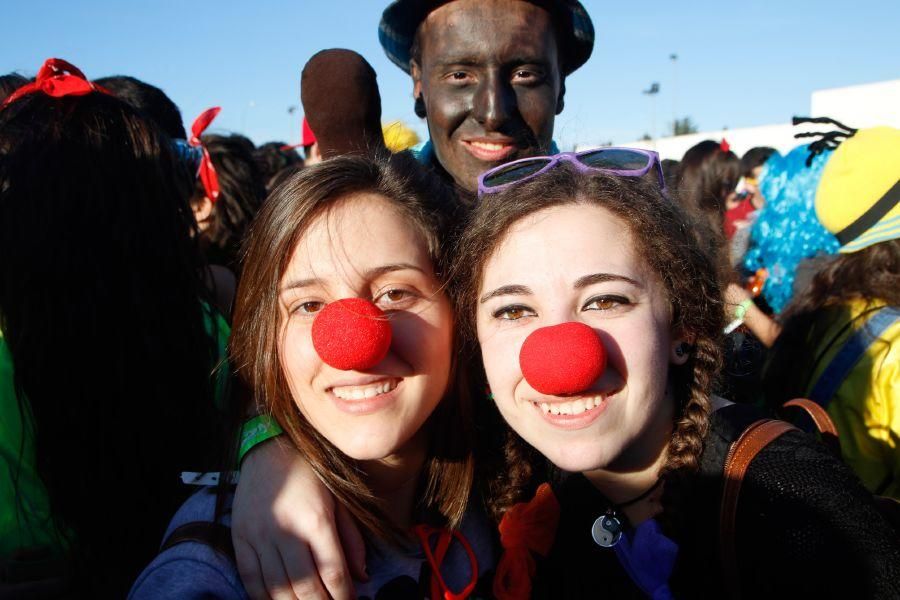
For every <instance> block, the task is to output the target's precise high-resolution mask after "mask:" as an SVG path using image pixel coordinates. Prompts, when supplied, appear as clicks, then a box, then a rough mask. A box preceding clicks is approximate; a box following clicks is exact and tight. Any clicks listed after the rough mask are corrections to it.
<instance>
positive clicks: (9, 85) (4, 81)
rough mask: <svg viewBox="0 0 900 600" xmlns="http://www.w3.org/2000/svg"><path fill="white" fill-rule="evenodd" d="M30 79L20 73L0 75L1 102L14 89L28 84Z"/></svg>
mask: <svg viewBox="0 0 900 600" xmlns="http://www.w3.org/2000/svg"><path fill="white" fill-rule="evenodd" d="M28 81H29V80H28V79H26V78H25V77H23V76H22V75H19V74H18V73H7V74H6V75H0V103H2V102H3V101H4V100H6V98H7V97H8V96H9V95H10V94H12V93H13V92H14V91H16V90H17V89H19V88H20V87H22V86H23V85H25V84H27V83H28Z"/></svg>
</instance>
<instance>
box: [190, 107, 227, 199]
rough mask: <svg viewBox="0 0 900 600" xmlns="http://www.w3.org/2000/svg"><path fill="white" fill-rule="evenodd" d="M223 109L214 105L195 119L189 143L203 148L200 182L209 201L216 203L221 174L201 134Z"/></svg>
mask: <svg viewBox="0 0 900 600" xmlns="http://www.w3.org/2000/svg"><path fill="white" fill-rule="evenodd" d="M221 110H222V107H220V106H213V107H212V108H207V109H206V110H204V111H203V112H202V113H200V116H199V117H197V118H196V119H195V120H194V124H193V125H191V139H190V140H188V143H189V144H190V145H191V146H199V147H200V149H201V150H203V159H202V160H201V161H200V168H199V169H198V170H197V176H198V177H199V178H200V183H202V184H203V189H204V190H206V197H207V198H209V201H210V202H212V203H215V202H216V200H218V199H219V176H218V175H216V168H215V167H214V166H213V163H212V159H211V158H210V157H209V150H207V149H206V146H204V145H203V142H201V141H200V136H201V135H202V134H203V132H204V131H206V128H207V127H209V125H210V123H212V122H213V119H215V118H216V115H218V114H219V112H220V111H221Z"/></svg>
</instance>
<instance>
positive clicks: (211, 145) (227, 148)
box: [191, 134, 266, 271]
mask: <svg viewBox="0 0 900 600" xmlns="http://www.w3.org/2000/svg"><path fill="white" fill-rule="evenodd" d="M202 141H203V146H204V147H205V148H206V149H207V150H208V151H209V155H210V158H211V159H212V163H213V166H214V167H215V168H216V175H217V176H218V178H219V198H218V200H216V202H215V204H213V207H212V214H211V215H210V225H209V228H207V229H206V230H205V231H203V232H202V233H201V235H200V237H201V243H202V247H203V249H204V251H205V252H206V257H207V260H208V261H209V263H210V264H220V265H224V266H227V267H229V268H231V269H233V270H235V271H237V270H238V269H237V267H238V264H237V263H238V261H237V255H238V251H239V250H240V246H241V242H242V241H243V239H244V234H245V233H246V231H247V228H248V227H249V225H250V222H251V221H252V220H253V217H254V216H255V215H256V212H257V211H258V210H259V207H260V206H261V205H262V202H263V200H264V199H265V197H266V188H265V185H264V182H263V178H262V175H261V174H260V171H259V167H258V166H257V163H256V160H255V159H254V157H253V152H254V150H255V148H254V147H253V143H252V142H250V140H248V139H247V138H246V137H244V136H241V135H229V136H223V135H212V134H210V135H204V136H203V138H202ZM205 195H206V190H205V189H204V187H203V185H202V183H201V182H200V180H199V179H197V182H196V187H195V188H194V196H193V198H192V200H191V202H192V203H194V202H197V201H199V200H200V199H202V198H203V197H204V196H205Z"/></svg>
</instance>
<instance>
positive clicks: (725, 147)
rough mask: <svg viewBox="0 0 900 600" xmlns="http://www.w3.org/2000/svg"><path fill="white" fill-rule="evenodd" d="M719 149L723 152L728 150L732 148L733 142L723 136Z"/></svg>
mask: <svg viewBox="0 0 900 600" xmlns="http://www.w3.org/2000/svg"><path fill="white" fill-rule="evenodd" d="M719 149H720V150H721V151H722V152H728V151H730V150H731V144H729V143H728V140H726V139H725V138H722V141H721V142H719Z"/></svg>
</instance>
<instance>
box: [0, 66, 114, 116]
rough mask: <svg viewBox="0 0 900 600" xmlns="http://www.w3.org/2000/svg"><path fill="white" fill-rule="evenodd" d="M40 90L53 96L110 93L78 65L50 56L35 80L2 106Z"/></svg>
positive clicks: (10, 96) (14, 93)
mask: <svg viewBox="0 0 900 600" xmlns="http://www.w3.org/2000/svg"><path fill="white" fill-rule="evenodd" d="M38 92H43V93H44V94H47V95H48V96H51V97H53V98H62V97H64V96H85V95H87V94H90V93H93V92H102V93H104V94H109V92H108V91H106V90H105V89H103V88H102V87H100V86H99V85H96V84H94V83H91V82H90V81H88V80H87V78H86V77H85V76H84V73H82V72H81V70H80V69H79V68H78V67H76V66H74V65H72V64H71V63H69V62H67V61H64V60H63V59H61V58H48V59H47V60H46V61H44V64H43V66H41V70H40V71H38V74H37V77H35V78H34V81H33V82H31V83H26V84H25V85H23V86H22V87H20V88H19V89H17V90H16V91H14V92H13V93H12V94H10V95H9V96H8V97H7V98H6V100H5V101H4V102H3V105H2V106H0V108H4V107H6V106H7V105H8V104H11V103H13V102H15V101H16V100H18V99H19V98H21V97H22V96H27V95H29V94H36V93H38Z"/></svg>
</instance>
